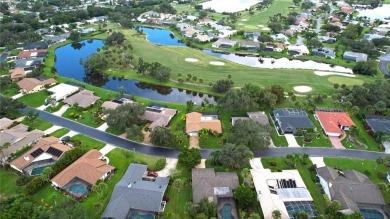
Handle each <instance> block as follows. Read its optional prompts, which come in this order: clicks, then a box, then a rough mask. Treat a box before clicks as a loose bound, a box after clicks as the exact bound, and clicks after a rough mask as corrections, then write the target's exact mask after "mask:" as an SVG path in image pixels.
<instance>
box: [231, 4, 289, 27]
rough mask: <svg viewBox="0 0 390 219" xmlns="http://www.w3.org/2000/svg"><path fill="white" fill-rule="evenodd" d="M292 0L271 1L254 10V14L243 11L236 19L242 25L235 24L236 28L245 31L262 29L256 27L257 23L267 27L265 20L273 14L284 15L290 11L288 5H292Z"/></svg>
mask: <svg viewBox="0 0 390 219" xmlns="http://www.w3.org/2000/svg"><path fill="white" fill-rule="evenodd" d="M292 5H293V2H292V1H290V0H274V1H273V3H272V4H271V5H270V6H269V7H268V8H266V9H265V10H262V11H257V10H254V12H255V13H254V14H253V15H251V14H250V13H249V12H247V11H243V12H241V13H242V16H241V17H240V18H239V19H238V21H237V22H238V23H242V24H243V25H236V28H237V29H238V30H245V31H249V30H250V31H263V30H262V27H258V26H257V25H263V26H264V27H267V22H268V20H269V17H272V16H273V15H275V14H278V13H281V14H282V15H284V16H286V15H287V14H288V13H289V12H290V11H293V10H290V9H288V7H290V6H292Z"/></svg>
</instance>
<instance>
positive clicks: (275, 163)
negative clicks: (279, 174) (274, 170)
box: [268, 160, 278, 167]
mask: <svg viewBox="0 0 390 219" xmlns="http://www.w3.org/2000/svg"><path fill="white" fill-rule="evenodd" d="M268 164H269V165H270V166H271V167H276V166H278V162H276V161H275V160H270V161H269V162H268Z"/></svg>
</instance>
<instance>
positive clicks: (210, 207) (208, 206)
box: [185, 197, 217, 218]
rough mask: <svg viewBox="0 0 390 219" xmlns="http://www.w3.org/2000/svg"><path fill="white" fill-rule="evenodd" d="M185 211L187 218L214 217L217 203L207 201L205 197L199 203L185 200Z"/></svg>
mask: <svg viewBox="0 0 390 219" xmlns="http://www.w3.org/2000/svg"><path fill="white" fill-rule="evenodd" d="M185 213H186V214H187V216H188V218H203V217H204V218H216V215H217V205H216V204H215V202H213V201H211V202H210V201H209V200H208V199H207V198H206V197H204V198H202V199H201V200H200V201H199V203H194V204H193V203H191V202H187V203H186V205H185Z"/></svg>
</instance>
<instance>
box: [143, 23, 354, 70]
mask: <svg viewBox="0 0 390 219" xmlns="http://www.w3.org/2000/svg"><path fill="white" fill-rule="evenodd" d="M141 29H142V30H143V31H144V33H146V34H148V35H147V37H146V38H147V40H148V41H149V42H151V43H154V44H159V45H166V46H172V45H174V46H185V44H183V43H180V42H179V41H178V39H177V38H175V37H174V36H173V35H172V33H171V32H169V31H168V30H164V29H157V28H150V27H141ZM203 52H204V53H206V54H208V55H212V56H215V57H219V58H222V59H226V60H229V61H231V62H234V63H237V64H240V65H245V66H249V67H255V68H268V69H282V68H284V69H307V70H320V71H333V72H343V73H352V70H351V69H349V68H345V67H342V66H333V67H332V66H331V65H329V64H325V63H319V62H315V61H311V60H309V61H301V60H297V59H292V60H289V59H287V58H279V59H273V58H263V63H260V62H259V60H258V58H257V57H249V56H238V55H236V54H233V53H231V54H222V53H217V52H213V51H211V50H207V49H204V50H203Z"/></svg>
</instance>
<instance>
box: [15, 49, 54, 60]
mask: <svg viewBox="0 0 390 219" xmlns="http://www.w3.org/2000/svg"><path fill="white" fill-rule="evenodd" d="M46 54H47V49H38V50H29V51H20V52H19V54H18V56H17V58H18V59H30V58H38V57H40V58H42V57H45V56H46Z"/></svg>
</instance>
